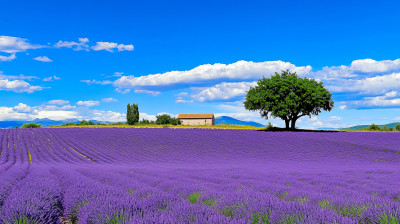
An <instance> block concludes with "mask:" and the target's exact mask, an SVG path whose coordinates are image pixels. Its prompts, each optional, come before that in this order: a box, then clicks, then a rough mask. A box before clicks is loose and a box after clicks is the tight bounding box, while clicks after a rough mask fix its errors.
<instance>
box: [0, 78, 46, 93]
mask: <svg viewBox="0 0 400 224" xmlns="http://www.w3.org/2000/svg"><path fill="white" fill-rule="evenodd" d="M45 88H48V87H41V86H32V85H31V84H29V83H27V82H25V81H21V80H13V81H10V80H8V79H0V90H6V91H14V92H17V93H22V92H27V93H33V92H35V91H40V90H43V89H45Z"/></svg>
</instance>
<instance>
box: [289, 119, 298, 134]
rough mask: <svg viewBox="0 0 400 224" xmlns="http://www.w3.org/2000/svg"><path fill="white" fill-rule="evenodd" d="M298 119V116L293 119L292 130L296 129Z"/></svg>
mask: <svg viewBox="0 0 400 224" xmlns="http://www.w3.org/2000/svg"><path fill="white" fill-rule="evenodd" d="M296 120H297V118H293V119H292V125H291V127H290V128H291V129H292V131H294V130H295V129H296Z"/></svg>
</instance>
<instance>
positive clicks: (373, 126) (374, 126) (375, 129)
mask: <svg viewBox="0 0 400 224" xmlns="http://www.w3.org/2000/svg"><path fill="white" fill-rule="evenodd" d="M368 130H369V131H380V130H381V128H380V127H379V126H378V125H376V124H374V123H372V124H371V125H370V126H369V127H368Z"/></svg>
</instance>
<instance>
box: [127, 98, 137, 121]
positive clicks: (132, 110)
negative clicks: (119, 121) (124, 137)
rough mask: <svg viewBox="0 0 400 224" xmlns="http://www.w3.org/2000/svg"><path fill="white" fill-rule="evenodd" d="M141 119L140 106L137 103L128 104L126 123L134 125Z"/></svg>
mask: <svg viewBox="0 0 400 224" xmlns="http://www.w3.org/2000/svg"><path fill="white" fill-rule="evenodd" d="M138 121H139V106H138V105H137V104H134V103H133V104H132V105H131V104H129V103H128V105H127V106H126V123H127V124H128V125H134V124H135V123H137V122H138Z"/></svg>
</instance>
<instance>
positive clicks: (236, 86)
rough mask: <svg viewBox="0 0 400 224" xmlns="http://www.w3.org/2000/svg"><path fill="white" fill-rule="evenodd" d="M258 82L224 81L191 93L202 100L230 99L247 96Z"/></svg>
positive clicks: (196, 98) (193, 96)
mask: <svg viewBox="0 0 400 224" xmlns="http://www.w3.org/2000/svg"><path fill="white" fill-rule="evenodd" d="M256 84H257V82H232V83H227V82H224V83H221V84H217V85H215V86H212V87H207V88H201V91H200V92H198V93H196V94H193V95H191V97H192V98H194V99H195V100H198V101H200V102H204V101H214V100H228V99H233V98H235V97H239V96H245V95H246V92H247V91H248V90H249V89H250V87H253V86H255V85H256Z"/></svg>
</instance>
